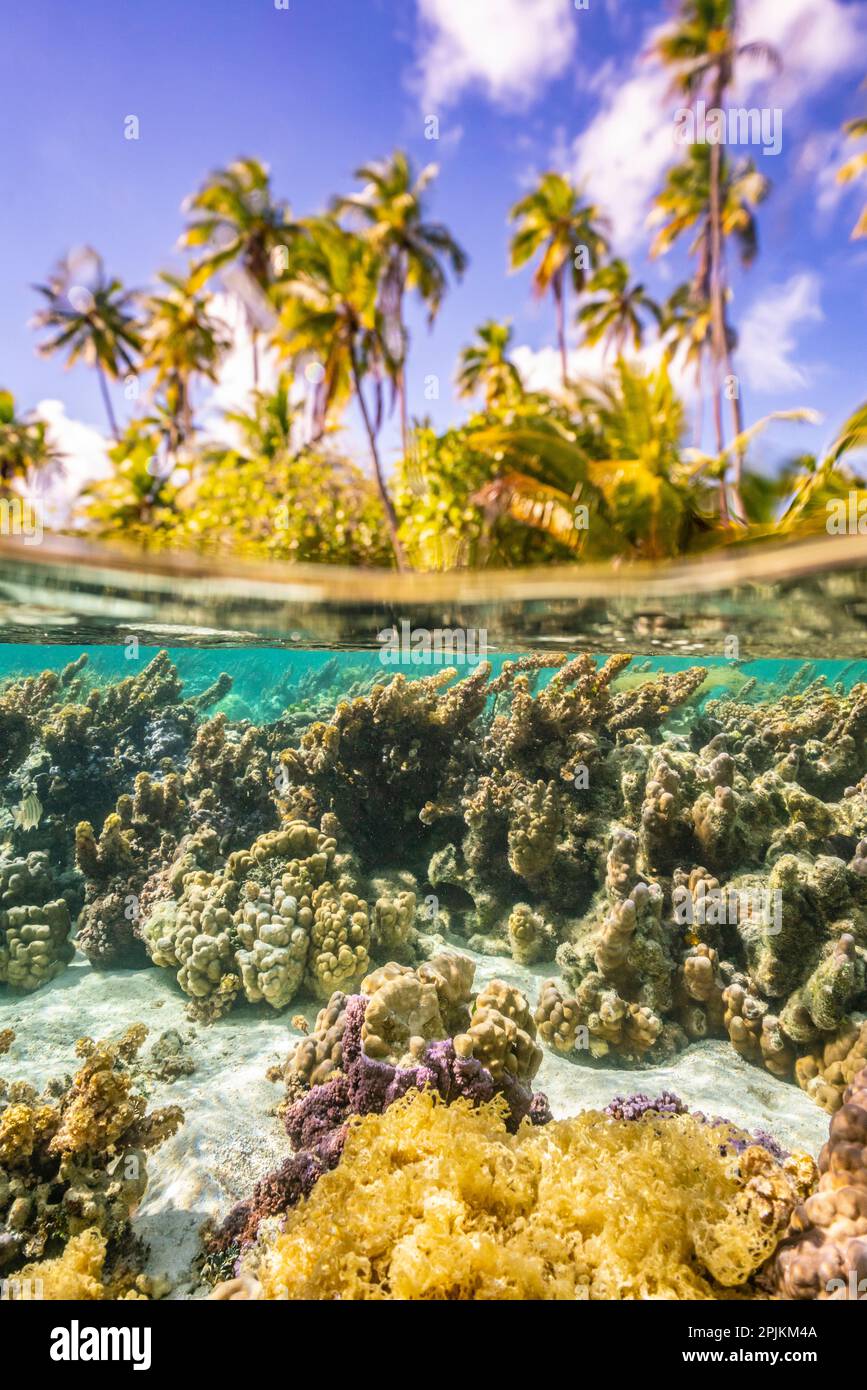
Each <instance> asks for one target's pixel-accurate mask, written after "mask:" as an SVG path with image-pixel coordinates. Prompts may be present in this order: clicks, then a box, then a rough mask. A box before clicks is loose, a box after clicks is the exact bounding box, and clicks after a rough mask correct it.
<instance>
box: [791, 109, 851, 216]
mask: <svg viewBox="0 0 867 1390" xmlns="http://www.w3.org/2000/svg"><path fill="white" fill-rule="evenodd" d="M847 144H848V142H847V140H846V138H845V136H844V135H843V134H842V132H841V131H839V130H833V131H823V132H820V133H818V134H816V135H810V136H808V138H807V139H806V140H805V141H804V143H803V145H802V146H801V150H800V153H799V155H798V160H797V165H796V169H797V173H798V174H799V175H800V176H801V177H803V178H807V179H809V180H811V181H812V182H814V183H815V186H816V191H815V208H816V211H817V212H818V213H819V214H821V215H822V216H823V217H827V216H829V215H830V214H832V213H833V212H834V211H835V210H836V209H837V208H838V207H839V206H840V204H841V203H842V202H843V201H844V200H845V199H847V198H848V196H849V195H850V194H851V193H852V192H853V187H852V185H851V184H842V183H840V181H839V180H838V178H837V170H838V169H839V168H840V165H841V164H842V163H843V162H844V160H845V158H846V156H847V154H848V153H850V151H849V150H848V149H847Z"/></svg>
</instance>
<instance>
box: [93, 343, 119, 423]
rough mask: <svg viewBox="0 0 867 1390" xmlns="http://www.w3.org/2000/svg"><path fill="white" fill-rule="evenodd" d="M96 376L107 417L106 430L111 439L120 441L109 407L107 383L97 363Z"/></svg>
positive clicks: (109, 399) (111, 410)
mask: <svg viewBox="0 0 867 1390" xmlns="http://www.w3.org/2000/svg"><path fill="white" fill-rule="evenodd" d="M96 374H97V376H98V377H99V389H100V391H101V392H102V403H103V405H104V406H105V413H106V415H107V416H108V428H109V430H110V431H111V435H112V438H113V439H116V440H120V435H119V433H118V428H117V420H116V419H115V415H114V411H113V409H112V405H111V396H110V395H109V394H108V382H107V381H106V379H105V372H104V371H103V369H102V366H101V364H100V363H99V362H97V364H96Z"/></svg>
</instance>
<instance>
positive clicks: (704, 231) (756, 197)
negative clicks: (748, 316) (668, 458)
mask: <svg viewBox="0 0 867 1390" xmlns="http://www.w3.org/2000/svg"><path fill="white" fill-rule="evenodd" d="M716 150H718V147H717V146H708V145H694V146H692V148H691V149H690V151H689V153H688V155H687V158H686V159H685V160H684V161H683V162H682V163H681V164H677V165H675V166H674V167H673V168H671V169H669V171H668V174H667V176H666V180H665V183H664V185H663V187H662V189H661V190H660V192H659V194H658V196H657V198H656V206H655V209H654V212H653V213H652V214H651V219H650V220H651V224H660V225H659V230H658V232H657V233H656V236H655V237H654V239H653V242H652V244H651V248H650V254H651V255H652V256H659V255H664V254H665V253H666V252H667V251H669V250H670V249H671V247H672V246H673V245H674V244H675V242H676V241H677V240H678V239H679V238H680V237H681V236H682V235H683V234H684V233H685V232H691V231H695V233H696V235H695V237H694V239H693V241H692V243H691V245H690V248H689V250H690V254H691V255H694V256H695V257H696V269H695V274H694V276H693V280H692V286H691V300H692V303H693V305H694V306H701V305H706V306H707V308H708V310H709V319H708V321H707V322H706V323H705V325H704V330H703V332H702V336H701V350H705V349H706V351H707V354H708V356H709V357H710V361H711V367H712V372H711V385H712V389H711V400H712V404H713V412H714V424H715V429H716V443H717V452H718V453H719V452H721V451H722V449H723V445H724V438H723V424H722V404H721V382H720V376H721V374H722V372H723V371H724V372H725V375H727V376H732V375H733V371H732V353H733V351H734V348H735V345H736V341H737V340H736V335H735V332H734V329H733V327H732V325H731V323H730V322H729V319H728V313H727V305H728V299H729V293H728V290H727V289H725V288H723V294H722V301H721V303H720V302H719V300H718V298H716V297H715V295H716V290H715V281H714V271H713V266H714V245H715V238H716V233H715V228H716V229H717V230H718V233H719V237H720V239H721V243H720V244H721V245H724V244H725V242H726V240H728V238H730V237H733V238H734V239H735V241H736V243H737V246H738V252H739V257H740V261H741V264H742V265H743V266H744V267H745V268H746V267H749V266H750V265H752V263H753V261H754V260H755V258H756V255H757V254H758V226H757V222H756V217H755V208H756V207H758V205H759V204H760V203H761V202H763V201H764V199H765V198H766V197H767V194H768V189H769V187H770V185H769V182H768V180H767V179H766V178H765V176H764V175H763V174H760V173H759V172H758V170H757V169H756V167H755V165H754V164H753V162H752V161H751V160H745V161H742V162H740V163H739V164H738V165H736V166H732V165H730V164H729V161H728V160H726V159H722V160H721V161H720V162H719V170H718V174H719V179H720V185H719V193H718V207H717V209H716V214H715V213H714V207H715V198H714V193H713V167H714V162H715V151H716ZM720 313H721V314H722V330H723V345H722V352H721V353H720V352H719V350H718V348H717V343H716V329H715V324H716V318H717V315H718V314H720ZM701 321H702V320H701V314H700V313H699V316H698V318H697V323H700V322H701ZM705 330H706V331H705ZM732 414H733V420H734V433H735V436H736V437H739V436H740V435H741V434H743V402H742V400H741V396H740V392H739V391H738V392H736V393H735V394H734V395H733V397H732ZM742 463H743V459H742V456H741V455H740V454H737V455H736V457H735V461H734V480H733V484H732V496H733V501H734V503H735V509H736V511H738V514H742V508H741V507H740V505H739V504H740V496H739V493H740V477H741V471H742ZM722 486H723V488H724V486H725V485H724V484H723V485H722Z"/></svg>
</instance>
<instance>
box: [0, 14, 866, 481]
mask: <svg viewBox="0 0 867 1390" xmlns="http://www.w3.org/2000/svg"><path fill="white" fill-rule="evenodd" d="M670 14H671V7H670V6H668V5H666V4H651V3H648V4H640V5H639V4H636V3H635V0H589V6H588V8H587V9H586V10H578V9H576V8H575V6H574V3H573V0H288V9H285V10H283V9H277V8H276V6H275V0H183V3H181V4H179V3H178V0H147V3H141V0H79V3H78V4H77V5H75V6H70V5H69V3H68V0H39V3H38V4H33V3H31V0H7V4H6V7H5V20H4V45H3V56H2V58H0V130H2V135H3V142H2V144H3V159H2V162H0V197H2V206H3V210H4V216H3V218H2V222H0V258H2V259H0V264H2V278H0V318H2V323H3V333H2V334H0V385H5V386H7V387H8V388H10V389H11V390H12V391H13V392H14V393H15V395H16V398H17V399H18V401H19V404H20V405H21V406H22V407H27V408H29V407H35V406H37V405H38V404H39V403H41V402H46V401H49V402H50V401H52V400H53V401H60V402H62V408H61V407H58V406H55V407H46V413H47V414H48V415H49V416H50V418H52V419H54V421H55V423H56V428H57V429H58V433H59V434H60V435H61V436H62V438H63V440H64V441H65V446H66V447H67V448H68V449H71V450H72V451H73V452H74V451H76V450H78V449H79V448H80V450H81V455H82V460H84V462H83V463H82V467H84V468H86V466H87V463H86V459H87V458H88V457H89V455H88V450H89V449H92V448H93V446H94V443H95V441H96V436H95V434H94V433H93V431H94V430H96V429H102V428H103V421H102V414H101V404H100V400H99V394H98V389H97V384H96V382H95V380H94V379H93V377H92V374H91V373H89V372H88V371H87V370H86V369H85V368H76V369H74V370H72V371H70V372H64V371H63V369H62V367H61V365H60V364H59V362H45V361H43V360H41V359H39V358H37V357H36V355H35V353H34V337H33V333H32V331H31V330H30V329H29V328H28V327H27V321H28V319H29V317H30V316H31V314H32V312H33V310H34V308H35V306H36V299H35V296H34V294H33V292H32V290H31V289H30V285H31V283H32V282H33V281H36V280H39V279H40V278H42V277H43V276H44V275H45V274H46V272H47V271H48V270H49V268H50V267H51V266H52V265H53V263H54V262H55V261H56V260H57V258H58V257H59V256H60V255H61V254H62V253H64V252H65V251H66V250H67V249H68V248H69V247H71V246H74V245H77V244H81V243H85V242H89V243H92V244H93V245H94V246H96V247H97V248H98V250H99V251H100V252H101V253H102V255H103V256H104V258H105V260H106V263H107V266H108V268H109V269H110V270H111V271H112V272H114V273H117V274H118V275H120V276H121V277H122V278H123V279H124V280H125V281H126V282H127V283H128V284H130V285H133V286H146V285H147V284H148V282H149V280H150V278H151V276H152V275H153V273H154V272H155V271H156V270H157V269H159V268H160V267H169V266H171V265H172V264H173V262H174V263H177V264H180V262H179V261H178V259H177V253H176V252H175V251H174V249H173V248H174V244H175V241H176V239H177V236H178V233H179V231H180V230H181V227H182V225H183V216H182V213H181V210H180V204H181V201H182V199H183V198H184V196H185V195H187V194H188V193H190V192H191V191H193V190H194V189H195V188H196V186H197V185H198V184H199V182H200V181H201V179H202V178H203V177H204V175H205V174H206V173H207V172H208V170H209V169H211V168H212V167H214V166H216V165H218V164H220V163H225V162H227V161H228V160H230V159H231V158H233V157H234V156H236V155H238V154H242V153H244V154H246V153H249V154H254V155H256V156H258V157H260V158H262V159H264V160H266V161H267V162H268V163H269V164H270V166H271V170H272V174H273V182H274V186H275V189H276V191H277V192H278V194H280V195H281V196H283V197H285V198H287V199H288V200H289V202H290V203H291V205H292V207H293V210H294V211H296V212H298V213H306V212H312V211H315V210H318V209H321V208H323V207H324V206H325V204H326V203H327V201H328V199H329V198H330V196H331V195H332V194H333V193H335V192H338V191H344V190H348V189H349V188H351V187H352V186H353V178H352V173H353V170H354V168H355V167H356V166H357V165H358V164H359V163H361V162H363V161H365V160H369V159H371V158H376V157H378V156H381V155H384V154H386V153H387V152H389V151H390V150H392V149H394V148H395V147H397V146H402V147H404V148H406V149H408V150H409V152H410V153H411V154H412V155H413V157H414V158H415V159H416V161H417V162H420V163H422V162H427V161H429V160H435V161H437V162H438V163H439V164H440V166H441V173H440V177H439V179H438V181H437V184H436V185H435V190H434V195H433V203H432V209H431V210H432V213H433V215H435V216H436V217H437V218H441V219H442V220H444V221H446V222H447V223H448V224H449V226H450V227H451V228H452V230H453V232H454V233H455V235H456V236H457V237H458V239H459V240H460V241H461V242H462V244H463V245H464V246H465V248H466V249H467V251H468V252H469V255H470V258H471V265H470V269H469V271H468V273H467V275H466V277H465V279H464V282H463V284H462V285H460V286H459V287H457V288H455V289H453V291H452V293H451V294H450V295H449V297H448V299H447V301H446V303H445V305H444V308H443V310H442V313H441V315H440V319H439V321H438V323H437V325H436V327H435V329H434V332H433V333H432V334H429V333H428V331H427V329H426V327H425V326H424V324H423V322H422V320H421V318H420V317H419V316H417V315H416V316H414V318H413V320H412V322H411V328H412V333H413V346H412V357H411V364H410V390H411V395H412V397H413V399H412V401H411V405H412V407H413V408H414V409H415V410H417V411H419V412H420V413H421V412H422V411H426V410H427V411H430V412H431V413H432V414H433V415H434V418H435V419H436V420H437V421H438V422H439V423H446V422H448V421H449V420H454V419H457V418H460V416H461V415H462V414H463V413H464V410H465V407H464V406H463V405H462V404H460V403H457V402H456V401H455V399H454V396H453V391H452V385H451V382H452V376H453V370H454V362H455V358H456V355H457V353H458V351H459V349H460V347H461V346H462V345H463V344H464V343H465V342H466V341H467V340H468V339H469V337H470V336H471V333H472V330H473V328H474V327H475V325H476V324H478V323H479V322H480V321H481V320H483V319H484V318H486V317H490V316H495V317H499V318H502V317H506V316H510V317H511V318H512V320H513V323H514V327H515V340H516V343H517V344H518V345H519V354H518V356H519V361H520V364H521V366H522V367H523V369H524V370H525V371H526V372H527V373H528V374H529V375H530V376H531V378H532V379H533V380H534V381H535V380H538V381H540V382H543V381H546V380H548V379H551V373H552V370H553V367H552V362H553V354H552V351H551V349H552V343H553V316H552V311H551V307H550V305H549V304H548V303H543V304H541V305H540V304H535V303H534V302H533V301H532V299H531V298H530V294H529V277H528V276H527V275H517V276H509V275H508V274H507V270H506V251H507V243H508V228H507V225H506V213H507V210H508V208H509V206H510V204H511V203H512V202H513V201H514V200H515V199H516V198H517V197H518V196H520V194H521V193H522V191H523V190H524V189H525V188H526V186H527V184H528V182H529V181H531V180H532V178H533V175H534V174H535V173H538V172H539V171H540V170H542V169H545V168H548V167H551V166H552V165H554V164H557V165H558V167H561V168H563V169H564V170H566V171H568V172H571V173H573V174H574V175H575V176H576V177H579V178H581V179H582V180H583V181H584V182H585V184H586V186H587V188H588V191H589V192H590V193H591V195H592V196H593V197H594V198H595V199H596V200H598V201H600V202H602V203H603V204H604V205H606V206H607V208H608V210H609V212H610V215H611V217H612V219H613V222H614V228H615V239H616V243H617V246H618V249H620V250H622V251H624V252H625V254H626V255H627V257H628V259H629V260H630V262H631V264H632V265H633V266H634V267H635V269H636V271H637V272H638V273H640V274H641V276H642V278H646V280H647V283H648V285H649V287H650V288H651V290H652V291H653V292H654V293H656V294H657V295H658V297H660V298H661V297H664V296H665V295H666V294H667V293H668V292H669V291H670V290H671V289H672V288H673V287H674V285H676V284H677V283H678V282H679V280H681V279H683V278H685V272H686V269H687V264H686V259H685V256H684V255H682V254H680V253H676V254H672V255H671V256H669V257H666V258H664V259H663V260H661V261H656V262H653V263H648V262H647V259H646V250H647V245H648V241H649V234H648V232H647V230H646V229H645V226H644V222H645V218H646V215H647V212H648V210H649V206H650V198H651V197H652V194H653V192H654V190H655V188H656V187H658V185H659V181H660V177H661V175H662V172H663V170H664V167H665V165H666V163H667V162H668V161H669V160H670V159H672V158H673V157H675V155H676V154H677V151H676V149H675V148H674V146H673V140H672V108H673V103H672V102H671V100H670V99H669V97H668V95H667V92H666V83H665V78H664V76H663V75H662V74H661V73H659V72H658V71H657V70H656V69H655V68H654V66H653V64H652V63H648V62H647V61H646V60H644V59H643V58H642V55H643V54H644V53H646V50H647V48H648V45H649V42H650V38H651V36H652V33H653V31H654V29H655V27H656V26H658V25H659V24H661V23H664V22H665V21H666V19H667V18H669V17H670ZM742 14H743V23H744V30H745V32H746V34H747V35H748V36H749V37H752V36H758V37H766V38H768V39H770V40H771V41H772V42H774V43H776V44H777V46H778V47H779V49H780V51H781V56H782V58H783V62H784V67H783V71H782V73H781V74H779V75H776V76H773V77H772V78H764V77H762V76H760V73H759V70H758V69H753V70H750V71H749V72H745V75H744V81H745V85H744V89H743V97H744V101H745V104H749V105H769V106H771V107H779V108H780V109H781V110H782V112H783V149H782V153H781V154H780V155H779V156H777V157H770V156H763V155H762V153H761V151H760V150H757V149H753V150H750V151H749V153H751V154H752V155H754V157H755V159H756V162H757V163H758V165H759V166H760V168H761V169H762V171H763V172H764V173H766V174H767V175H768V176H769V177H770V178H771V179H772V181H773V184H774V189H773V191H772V194H771V197H770V199H769V201H768V202H767V203H766V204H765V206H764V207H763V208H762V209H761V211H760V231H761V253H760V257H759V260H758V263H757V264H756V265H755V266H754V267H753V268H752V269H751V270H750V271H749V272H748V273H747V274H745V275H741V274H740V273H736V274H735V275H734V277H733V278H734V290H735V301H734V306H733V316H734V319H735V322H736V323H737V324H738V326H739V327H740V328H741V331H742V352H741V355H740V359H739V363H738V370H739V373H740V376H741V378H742V385H743V394H744V398H745V404H746V413H747V418H748V419H754V418H755V417H756V416H757V415H760V414H764V413H765V412H767V411H769V410H771V409H774V408H785V407H791V406H794V405H810V406H814V407H816V408H818V409H820V410H821V411H822V412H823V413H824V414H825V416H826V419H825V423H824V425H823V426H821V427H818V428H816V429H813V428H811V427H787V428H785V429H783V430H777V431H776V432H775V433H774V434H773V435H771V436H769V437H768V442H767V443H766V444H765V445H764V446H763V448H764V457H765V460H766V461H769V460H770V459H771V458H773V457H774V456H776V455H777V454H778V453H779V451H780V450H781V449H783V448H786V447H788V446H790V445H791V446H792V447H797V448H799V449H800V448H816V447H818V446H819V445H820V444H821V443H822V441H823V439H826V438H827V437H829V435H830V434H831V432H832V431H833V429H834V427H835V426H836V425H837V424H839V423H840V422H841V421H842V419H843V417H844V415H845V414H846V413H848V411H849V410H851V409H852V408H853V407H854V406H855V405H857V404H858V403H860V402H861V401H863V400H864V399H865V398H867V389H865V388H867V382H865V372H864V362H865V350H864V349H865V333H864V325H865V308H867V242H860V243H859V242H852V241H851V240H850V237H849V234H850V231H851V228H852V225H853V224H854V222H855V219H856V216H857V212H858V209H859V207H860V205H861V203H862V202H863V201H864V199H865V198H867V185H862V187H861V188H860V189H859V188H857V187H856V188H855V189H854V190H851V191H848V192H847V191H846V190H842V189H840V188H838V186H837V185H836V184H835V182H834V178H833V174H834V170H835V169H836V167H837V165H838V164H839V162H840V161H841V159H842V158H843V157H845V154H846V153H847V151H846V149H845V147H844V145H843V142H842V141H841V138H840V134H839V128H840V125H841V123H842V122H843V121H844V120H845V119H847V118H849V117H851V116H854V115H857V114H859V113H860V112H862V111H864V110H867V92H865V91H859V90H858V88H859V83H860V82H861V81H862V80H863V79H864V77H865V73H867V45H865V38H867V5H865V4H863V3H853V4H848V3H845V0H744V3H743V5H742ZM131 114H134V115H136V116H137V117H138V118H139V121H140V130H141V133H140V139H139V140H138V141H129V140H126V139H124V119H125V117H126V116H128V115H131ZM430 115H436V116H437V117H438V119H439V123H440V124H439V134H440V138H439V139H438V140H435V141H434V140H426V139H425V119H426V117H429V116H430ZM576 341H577V340H576ZM591 359H592V360H591ZM594 363H596V365H598V354H595V355H588V354H586V352H585V353H584V354H583V355H582V354H581V353H578V354H577V356H576V359H575V365H576V368H577V369H583V368H587V369H590V368H592V367H593V365H594ZM236 366H237V364H236ZM430 374H435V375H437V376H438V377H439V378H440V381H441V397H440V400H439V401H438V402H436V403H431V402H426V401H424V400H423V399H422V396H421V383H422V380H423V378H424V377H425V376H428V375H430ZM240 389H243V383H241V382H240V379H239V378H238V379H236V378H235V377H232V378H231V379H229V380H227V381H226V383H225V388H224V392H223V398H225V399H231V397H232V393H233V392H235V391H237V390H240ZM118 406H119V408H120V409H122V408H123V402H122V399H120V397H119V398H118ZM79 422H80V423H79ZM82 426H86V427H88V428H87V429H84V428H82ZM393 437H394V436H393V435H392V436H391V439H393Z"/></svg>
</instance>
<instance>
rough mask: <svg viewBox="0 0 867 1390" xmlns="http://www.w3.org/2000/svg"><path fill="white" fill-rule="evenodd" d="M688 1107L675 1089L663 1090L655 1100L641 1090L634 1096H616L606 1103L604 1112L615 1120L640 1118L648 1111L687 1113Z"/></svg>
mask: <svg viewBox="0 0 867 1390" xmlns="http://www.w3.org/2000/svg"><path fill="white" fill-rule="evenodd" d="M688 1108H689V1107H688V1106H686V1105H684V1103H683V1101H682V1100H681V1099H680V1096H676V1095H675V1094H674V1092H673V1091H663V1092H662V1093H661V1095H658V1096H657V1097H656V1099H655V1100H651V1098H650V1096H645V1095H643V1094H642V1093H641V1092H640V1091H639V1092H638V1093H637V1094H636V1095H633V1096H615V1097H614V1099H613V1100H612V1101H610V1103H609V1104H608V1105H606V1107H605V1111H604V1113H605V1114H606V1115H610V1116H611V1117H612V1119H615V1120H640V1119H641V1117H642V1115H646V1114H648V1112H652V1113H653V1114H655V1115H685V1114H686V1113H687V1111H688Z"/></svg>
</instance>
